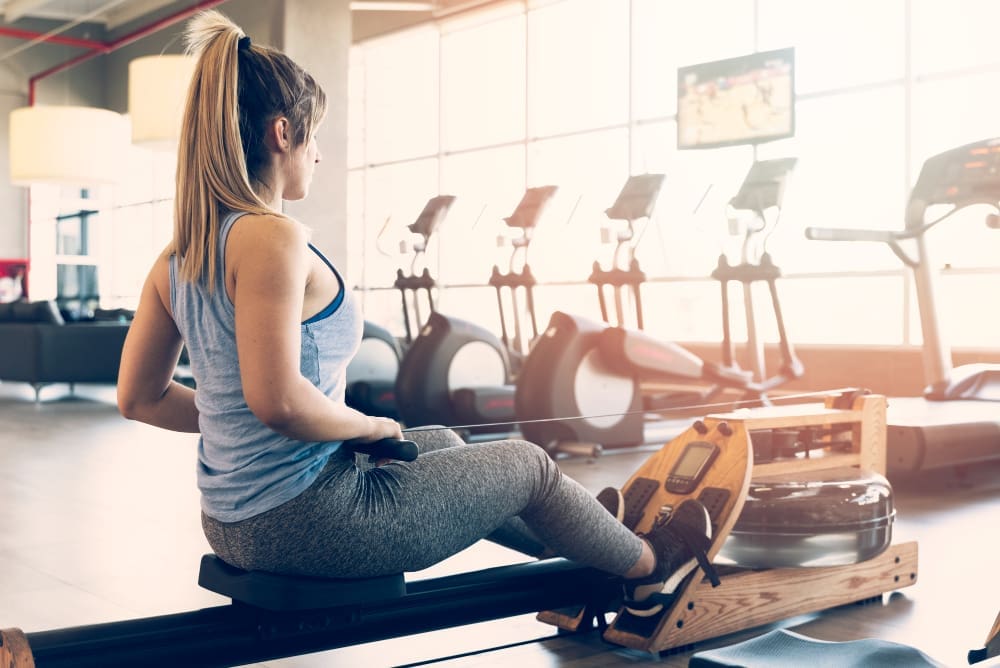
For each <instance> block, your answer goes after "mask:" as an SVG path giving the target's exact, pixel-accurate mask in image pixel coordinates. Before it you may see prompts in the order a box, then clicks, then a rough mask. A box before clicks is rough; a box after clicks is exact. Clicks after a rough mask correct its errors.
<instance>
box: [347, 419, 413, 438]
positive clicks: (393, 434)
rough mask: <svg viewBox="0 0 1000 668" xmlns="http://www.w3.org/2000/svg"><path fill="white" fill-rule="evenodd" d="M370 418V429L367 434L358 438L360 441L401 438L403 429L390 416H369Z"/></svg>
mask: <svg viewBox="0 0 1000 668" xmlns="http://www.w3.org/2000/svg"><path fill="white" fill-rule="evenodd" d="M368 419H369V420H371V431H370V432H369V434H368V435H367V436H363V437H360V438H358V440H359V441H361V442H362V443H371V442H373V441H380V440H382V439H383V438H395V439H401V438H403V430H402V428H401V427H400V426H399V423H398V422H396V421H395V420H393V419H392V418H387V417H375V416H369V417H368Z"/></svg>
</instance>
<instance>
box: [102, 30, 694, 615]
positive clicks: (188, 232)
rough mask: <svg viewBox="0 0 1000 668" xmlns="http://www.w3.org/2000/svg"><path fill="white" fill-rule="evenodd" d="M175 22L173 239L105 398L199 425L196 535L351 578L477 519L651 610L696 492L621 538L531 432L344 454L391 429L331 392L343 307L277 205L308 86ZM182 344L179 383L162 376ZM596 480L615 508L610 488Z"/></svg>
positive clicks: (690, 525)
mask: <svg viewBox="0 0 1000 668" xmlns="http://www.w3.org/2000/svg"><path fill="white" fill-rule="evenodd" d="M187 40H188V48H189V51H191V52H192V53H193V54H195V55H197V57H198V62H197V66H196V70H195V74H194V78H193V80H192V83H191V87H190V90H189V93H188V99H187V104H186V107H185V113H184V121H183V129H182V141H181V142H180V150H179V154H178V167H177V190H176V202H175V210H174V220H175V222H174V239H173V242H172V244H171V245H170V247H169V248H168V249H167V250H166V251H165V252H164V253H163V254H162V255H161V256H160V257H159V258H158V259H157V261H156V262H155V264H154V266H153V268H152V270H151V271H150V274H149V277H148V279H147V280H146V283H145V286H144V288H143V291H142V296H141V299H140V304H139V307H138V310H137V312H136V315H135V319H134V321H133V323H132V327H131V329H130V332H129V335H128V339H127V341H126V344H125V348H124V351H123V354H122V365H121V371H120V376H119V385H118V404H119V408H120V410H121V412H122V414H123V415H124V416H125V417H127V418H130V419H136V420H141V421H143V422H147V423H149V424H152V425H156V426H159V427H163V428H166V429H173V430H177V431H184V432H200V433H201V440H200V442H199V448H198V485H199V488H200V490H201V495H202V496H201V498H202V502H201V505H202V511H203V512H202V524H203V527H204V531H205V535H206V536H207V538H208V541H209V544H210V545H211V547H212V549H213V550H214V551H215V552H216V554H218V556H219V557H221V558H222V559H224V560H225V561H227V562H229V563H230V564H233V565H234V566H237V567H240V568H244V569H257V570H264V571H271V572H276V573H288V574H307V575H314V576H326V577H339V578H350V577H368V576H375V575H381V574H386V573H395V572H401V571H414V570H419V569H422V568H425V567H427V566H430V565H431V564H433V563H436V562H438V561H440V560H442V559H444V558H446V557H448V556H450V555H452V554H455V553H456V552H458V551H460V550H462V549H464V548H466V547H468V546H469V545H471V544H472V543H474V542H476V541H478V540H480V539H482V538H484V537H490V538H492V539H495V540H497V541H502V542H504V543H505V544H508V545H514V546H517V547H519V548H521V549H523V550H526V551H529V552H531V553H533V554H535V555H540V554H542V552H543V551H544V552H545V553H546V554H560V555H562V556H565V557H567V558H570V559H574V560H576V561H579V562H582V563H585V564H588V565H590V566H593V567H596V568H599V569H602V570H605V571H609V572H611V573H615V574H618V575H621V576H624V577H625V578H627V580H626V597H627V598H628V599H629V601H630V603H629V605H630V606H633V607H634V608H635V609H636V610H637V611H644V612H646V614H650V612H651V611H655V610H656V609H658V608H657V606H658V605H659V604H658V603H657V602H656V597H652V596H650V595H651V594H653V593H656V592H659V591H661V590H662V589H664V588H666V589H667V590H670V588H671V587H673V586H676V584H677V582H678V581H679V580H681V579H683V576H685V575H686V574H687V573H689V572H690V571H692V570H693V569H694V568H695V565H696V563H695V559H694V556H695V554H696V553H698V552H701V554H702V555H703V553H704V549H705V548H706V547H707V544H708V538H707V534H709V533H710V531H711V529H710V523H709V520H708V515H707V512H706V511H705V509H704V507H703V506H701V505H700V504H698V503H697V502H693V501H692V502H688V503H686V504H684V505H682V507H681V509H680V510H679V511H678V512H676V513H675V514H674V519H673V520H671V521H670V522H669V523H667V524H665V525H664V526H661V527H658V528H656V529H654V530H653V531H651V532H650V534H649V535H647V536H644V537H639V536H636V535H635V534H633V533H632V532H631V531H630V530H629V529H627V528H626V527H625V526H624V525H623V524H622V523H621V522H620V521H618V520H616V518H615V517H613V516H612V515H611V514H609V513H608V510H607V509H606V508H605V507H604V506H603V505H602V504H601V503H599V502H598V501H597V500H596V499H594V498H593V497H592V496H590V495H589V494H588V493H587V492H586V491H585V490H584V489H583V488H582V487H581V486H580V485H578V484H576V483H575V482H573V481H572V480H570V479H568V478H566V477H564V476H563V475H562V474H561V473H560V471H559V470H558V468H557V467H556V465H555V464H554V462H553V461H552V460H551V459H550V458H549V457H548V456H547V455H546V454H545V452H544V451H543V450H541V449H540V448H538V447H537V446H535V445H533V444H531V443H528V442H525V441H519V440H504V441H497V442H494V443H487V444H478V445H475V446H469V445H465V444H464V443H462V442H461V440H460V439H458V438H457V436H455V435H454V434H453V433H452V432H450V431H447V430H441V431H436V432H420V433H414V434H411V437H412V438H413V439H414V440H417V441H418V444H419V445H420V448H421V455H420V457H419V458H418V459H417V460H416V461H415V462H411V463H403V462H393V463H389V464H386V465H384V466H378V467H371V466H360V467H359V466H358V465H357V464H356V462H355V456H354V454H353V453H352V452H351V451H350V450H349V449H348V448H346V447H342V443H343V442H344V441H345V440H348V439H359V440H361V441H374V440H377V439H381V438H385V437H394V438H399V437H400V436H401V431H400V426H399V425H398V424H397V423H396V422H394V421H392V420H389V419H386V418H377V417H371V416H368V415H364V414H362V413H359V412H358V411H355V410H353V409H351V408H349V407H348V406H346V405H345V403H344V401H343V396H344V384H345V369H346V366H347V363H348V361H349V360H350V358H351V356H352V355H353V354H354V352H355V350H356V349H357V346H358V345H359V342H360V338H361V329H362V316H361V314H360V313H359V310H358V308H357V305H356V304H355V302H354V299H353V297H352V295H351V292H350V291H349V290H348V289H347V288H346V286H345V283H344V280H343V279H342V277H341V276H340V274H339V273H337V270H336V269H335V268H334V267H333V265H332V264H330V262H329V261H328V260H327V259H326V258H325V257H324V256H323V255H322V254H321V253H320V252H319V251H318V250H317V249H315V248H314V247H312V246H311V245H310V244H309V234H308V231H307V229H306V228H305V227H304V226H303V225H302V224H300V223H299V222H297V221H295V220H293V219H291V218H289V217H288V216H286V215H284V214H282V213H281V208H282V201H283V200H297V199H301V198H303V197H305V196H306V195H307V194H308V191H309V186H310V182H311V180H312V176H313V170H314V169H315V167H316V165H317V164H318V163H319V162H320V160H321V157H322V156H321V153H320V150H319V147H318V144H317V139H316V132H317V129H318V127H319V125H320V123H321V121H322V119H323V116H324V113H325V110H326V98H325V95H324V93H323V91H322V89H321V88H320V87H319V86H318V85H317V84H316V82H315V81H314V80H313V78H312V77H311V76H310V75H309V74H308V73H306V72H305V71H303V70H302V68H300V67H299V66H298V65H296V64H295V63H294V62H292V61H291V60H290V59H289V58H288V57H287V56H286V55H284V54H282V53H280V52H279V51H277V50H274V49H271V48H269V47H263V46H258V45H254V44H251V43H250V39H249V38H248V37H246V36H245V35H244V34H243V32H242V30H240V29H239V28H238V27H237V26H236V25H234V24H233V23H231V22H230V21H229V20H228V19H227V18H225V17H224V16H223V15H222V14H220V13H218V12H216V11H207V12H203V13H201V14H199V15H198V16H196V17H195V18H194V19H192V21H191V23H190V25H189V28H188V33H187ZM182 345H183V346H186V347H187V350H188V355H189V357H190V360H191V370H192V372H193V374H194V377H195V380H196V383H197V391H195V390H192V389H189V388H187V387H184V386H182V385H180V384H178V383H176V382H173V381H172V380H171V376H172V372H173V369H174V367H175V365H176V363H177V360H178V356H179V354H180V351H181V347H182ZM608 498H609V499H610V501H609V502H608V503H607V504H605V505H607V506H608V507H609V509H611V510H612V511H613V512H616V511H617V510H618V509H619V508H620V506H622V500H621V498H620V495H619V494H617V492H613V491H612V493H611V494H609V495H608ZM531 545H534V546H535V547H534V548H533V549H528V547H527V546H531ZM541 546H544V547H541Z"/></svg>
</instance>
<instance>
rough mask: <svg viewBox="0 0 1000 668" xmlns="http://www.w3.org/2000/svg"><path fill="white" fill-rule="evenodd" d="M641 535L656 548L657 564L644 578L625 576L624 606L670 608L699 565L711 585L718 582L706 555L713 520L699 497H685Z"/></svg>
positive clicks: (644, 611)
mask: <svg viewBox="0 0 1000 668" xmlns="http://www.w3.org/2000/svg"><path fill="white" fill-rule="evenodd" d="M640 536H641V537H642V538H645V539H646V541H647V542H648V543H649V544H650V546H651V547H652V548H653V553H654V554H655V555H656V567H655V568H654V569H653V572H652V573H651V574H650V575H648V576H646V577H644V578H634V579H629V580H625V585H624V586H625V608H626V610H628V611H629V612H630V613H632V614H633V615H635V616H637V617H651V616H653V615H656V614H659V613H660V611H662V610H663V609H664V608H669V607H670V605H671V604H672V603H673V601H674V599H675V598H676V595H677V592H678V590H680V589H681V587H680V585H681V584H682V583H683V582H684V581H685V579H686V578H687V577H688V576H689V575H690V574H691V573H692V572H693V571H694V570H695V569H696V568H697V567H698V566H699V565H700V566H701V568H702V570H703V571H704V572H705V575H707V576H708V578H709V580H710V581H711V582H712V586H713V587H717V586H718V585H719V577H718V575H717V574H716V572H715V569H714V568H713V567H712V564H711V562H710V561H709V560H708V555H707V552H708V549H709V547H711V545H712V520H711V518H710V517H709V514H708V509H707V508H705V506H704V505H702V503H701V502H700V501H696V500H695V499H688V500H686V501H684V502H683V503H681V504H680V505H679V506H677V508H676V509H675V510H674V512H673V513H672V514H671V515H670V516H669V517H668V518H666V519H665V520H663V521H657V522H656V523H655V524H654V525H653V528H652V529H650V531H649V533H648V534H640Z"/></svg>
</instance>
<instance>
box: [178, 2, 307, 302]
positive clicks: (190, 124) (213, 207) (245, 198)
mask: <svg viewBox="0 0 1000 668" xmlns="http://www.w3.org/2000/svg"><path fill="white" fill-rule="evenodd" d="M186 41H187V50H188V52H189V53H191V54H193V55H195V56H197V58H198V60H197V64H196V66H195V71H194V76H193V77H192V79H191V86H190V88H189V89H188V95H187V101H186V103H185V107H184V114H183V121H182V124H181V137H180V143H179V147H178V153H177V183H176V195H175V199H174V242H173V248H172V250H173V251H174V252H175V253H177V255H178V258H179V262H180V275H181V278H182V279H184V280H189V281H193V282H194V281H204V282H205V284H206V285H207V287H208V289H209V290H212V289H213V288H214V286H215V280H216V273H217V264H218V262H217V258H218V245H219V230H220V224H221V220H222V217H223V216H224V215H225V212H227V211H246V212H248V213H255V214H268V215H281V214H280V213H277V212H275V211H273V210H272V209H270V208H269V207H268V206H267V204H266V203H265V202H264V200H263V199H262V198H261V195H260V193H261V192H263V191H266V190H267V189H269V187H270V186H269V184H268V183H267V182H266V178H267V171H266V170H267V168H268V167H269V165H270V151H269V149H268V147H267V145H266V144H265V143H264V136H265V133H266V131H267V127H268V125H269V124H270V123H271V122H272V121H273V120H275V119H277V118H278V117H280V116H284V117H286V118H288V120H289V124H290V126H291V128H292V131H293V137H292V139H293V142H292V144H293V146H298V145H300V144H302V143H303V142H305V141H308V140H309V139H310V137H311V135H312V133H313V132H314V131H315V129H316V126H317V125H318V124H319V122H320V120H322V118H323V115H324V114H325V113H326V96H325V94H324V93H323V90H322V88H320V87H319V85H318V84H317V83H316V82H315V80H313V78H312V77H311V76H310V75H309V74H308V73H306V72H305V71H304V70H303V69H302V68H301V67H299V66H298V65H296V64H295V63H294V62H293V61H292V60H291V59H290V58H289V57H288V56H286V55H285V54H283V53H281V52H280V51H277V50H276V49H272V48H270V47H266V46H257V45H252V44H250V39H249V38H248V37H247V36H246V35H245V34H244V33H243V31H242V30H241V29H240V28H239V26H237V25H236V24H234V23H233V22H232V21H230V20H229V19H228V18H226V17H225V16H223V15H222V14H221V13H219V12H217V11H214V10H209V11H205V12H201V13H199V14H198V15H196V16H195V17H194V18H193V19H191V21H190V23H189V24H188V29H187V33H186Z"/></svg>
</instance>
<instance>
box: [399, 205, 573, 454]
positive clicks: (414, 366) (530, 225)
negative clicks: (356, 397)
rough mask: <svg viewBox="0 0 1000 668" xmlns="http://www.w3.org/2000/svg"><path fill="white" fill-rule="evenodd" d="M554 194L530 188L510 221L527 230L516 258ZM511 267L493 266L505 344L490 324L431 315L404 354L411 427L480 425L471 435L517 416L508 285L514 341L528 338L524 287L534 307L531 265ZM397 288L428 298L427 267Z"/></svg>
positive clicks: (403, 407) (402, 400)
mask: <svg viewBox="0 0 1000 668" xmlns="http://www.w3.org/2000/svg"><path fill="white" fill-rule="evenodd" d="M555 192H556V187H555V186H543V187H539V188H529V189H528V190H527V191H526V192H525V194H524V196H523V197H522V199H521V202H520V203H519V204H518V206H517V208H516V209H515V211H514V213H513V214H511V216H510V217H509V218H505V221H506V223H507V224H508V225H509V226H511V227H512V228H520V229H521V230H522V236H521V238H520V239H518V240H515V244H514V255H515V256H516V255H517V253H518V251H519V250H521V249H523V250H524V252H525V253H526V252H527V246H528V243H529V242H530V240H531V231H532V230H533V229H534V227H535V225H536V224H537V222H538V219H539V218H540V216H541V213H542V211H543V210H544V208H545V205H546V204H547V203H548V201H549V200H550V199H551V197H552V195H553V194H555ZM513 262H514V260H513V258H512V265H511V273H509V274H503V273H501V272H500V271H499V269H498V268H496V267H494V271H493V277H492V278H491V285H492V286H493V287H494V288H496V290H497V298H498V302H499V305H500V309H501V310H500V314H501V326H502V329H503V337H504V338H503V340H501V339H499V338H497V336H496V335H494V334H493V333H492V332H490V331H489V330H487V329H486V328H484V327H481V326H479V325H476V324H474V323H471V322H468V321H466V320H462V319H460V318H456V317H453V316H448V315H445V314H443V313H440V312H439V311H437V310H432V311H431V313H430V315H429V316H428V318H427V321H426V323H424V325H423V327H422V328H421V329H420V333H419V335H418V336H417V337H416V338H415V339H414V340H413V343H412V345H411V346H410V347H409V349H408V351H407V353H406V355H405V356H404V357H403V361H402V364H401V365H400V368H399V374H398V376H397V377H396V385H395V391H396V397H397V405H398V407H399V412H400V416H401V418H402V420H403V422H404V423H405V424H406V425H407V426H410V427H415V426H422V425H430V424H441V425H481V426H480V427H477V428H473V429H470V430H469V431H470V433H473V434H478V433H497V432H498V431H503V432H506V431H510V426H509V425H497V426H492V425H491V424H490V423H509V422H510V421H511V420H512V419H513V417H514V398H513V397H514V386H513V378H514V363H513V362H512V361H511V359H512V353H511V351H510V349H509V347H508V346H509V344H510V343H511V341H512V338H511V333H510V332H509V331H508V328H507V325H506V320H505V318H504V315H503V313H504V309H503V300H502V295H501V293H502V289H503V288H505V287H507V288H510V290H511V296H512V299H513V300H514V307H515V331H514V333H513V340H517V341H522V340H524V339H523V335H522V333H521V326H520V320H519V319H518V316H517V315H516V313H517V310H518V309H517V300H516V294H517V292H516V290H517V289H518V288H523V289H524V290H526V293H527V298H526V299H527V303H528V305H529V311H530V310H532V309H533V307H534V302H533V297H532V293H531V288H532V287H533V285H534V278H533V277H532V276H531V273H530V268H528V266H527V264H526V262H525V264H524V266H523V268H522V269H521V270H519V271H515V269H514V264H513ZM397 284H399V285H402V284H405V285H406V288H407V289H413V290H426V291H427V296H428V299H430V297H431V288H432V287H433V286H434V282H433V279H431V278H430V276H429V274H428V272H427V270H426V269H425V270H424V273H423V274H422V275H421V276H420V277H418V278H415V277H413V276H409V277H406V276H403V275H402V274H401V275H400V277H399V279H398V280H397ZM400 289H401V290H402V289H404V288H403V287H401V288H400ZM532 321H534V318H533V316H532ZM514 357H515V359H516V358H517V356H516V355H514Z"/></svg>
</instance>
